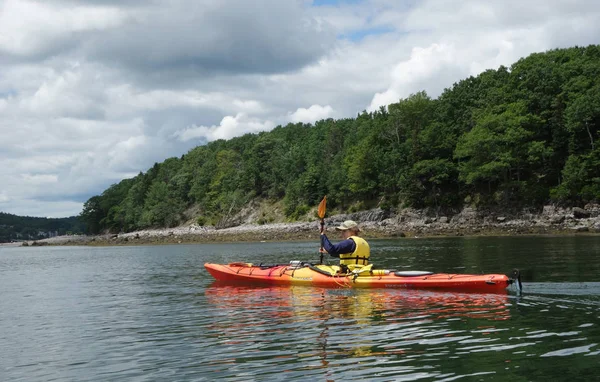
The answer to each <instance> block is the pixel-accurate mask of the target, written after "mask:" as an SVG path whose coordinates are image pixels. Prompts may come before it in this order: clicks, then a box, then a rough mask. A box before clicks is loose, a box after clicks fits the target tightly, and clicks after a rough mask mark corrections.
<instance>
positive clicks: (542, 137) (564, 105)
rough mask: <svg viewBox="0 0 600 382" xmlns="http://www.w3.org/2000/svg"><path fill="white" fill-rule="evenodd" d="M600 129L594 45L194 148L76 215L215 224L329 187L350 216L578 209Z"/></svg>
mask: <svg viewBox="0 0 600 382" xmlns="http://www.w3.org/2000/svg"><path fill="white" fill-rule="evenodd" d="M599 129H600V46H598V45H591V46H588V47H573V48H568V49H556V50H551V51H548V52H544V53H536V54H532V55H530V56H528V57H526V58H522V59H520V60H519V61H517V62H515V63H514V64H513V65H511V66H510V68H508V67H504V66H501V67H499V68H498V69H490V70H487V71H485V72H483V73H481V74H479V75H477V76H471V77H469V78H466V79H463V80H461V81H459V82H457V83H455V84H454V85H452V86H451V87H450V88H447V89H445V90H444V91H443V93H442V94H441V95H440V96H439V97H438V98H435V99H433V98H431V97H429V96H428V95H427V94H426V93H425V92H419V93H416V94H413V95H411V96H409V97H408V98H406V99H400V100H398V102H397V103H393V104H390V105H388V106H387V107H382V108H380V109H379V110H377V111H374V112H366V111H365V112H362V113H360V114H358V115H357V116H356V118H345V119H338V120H334V119H327V120H321V121H318V122H316V123H315V124H302V123H298V124H288V125H286V126H278V127H276V128H275V129H273V130H272V131H269V132H263V133H259V134H247V135H244V136H241V137H237V138H233V139H230V140H226V141H225V140H219V141H213V142H210V143H208V144H206V145H202V146H198V147H196V148H194V149H192V150H190V151H189V152H188V153H186V154H184V155H182V156H181V157H174V158H168V159H166V160H165V161H164V162H162V163H156V164H154V166H153V167H152V168H150V169H148V170H147V171H146V172H143V173H140V174H139V175H137V176H136V177H134V178H131V179H125V180H122V181H121V182H119V183H117V184H113V185H112V186H110V187H109V188H108V189H106V190H105V191H104V192H102V194H100V195H97V196H93V197H91V198H90V199H89V200H88V201H87V202H86V203H85V204H84V208H83V211H82V213H81V219H82V220H83V221H84V222H85V223H86V224H87V228H88V230H89V232H91V233H97V232H103V231H112V232H122V231H125V232H127V231H133V230H138V229H143V228H147V227H171V226H176V225H178V224H181V223H182V222H184V221H186V220H189V219H190V218H191V219H194V220H195V221H196V222H197V223H198V224H200V225H215V226H217V227H219V226H227V224H228V222H229V221H230V219H231V217H232V216H234V215H235V214H236V213H237V212H238V211H239V210H240V209H242V208H243V207H244V206H245V205H247V204H248V203H249V202H250V201H252V200H257V199H259V200H269V201H273V202H281V203H282V205H283V206H284V211H285V215H286V217H287V219H289V221H294V220H297V219H302V218H304V217H306V214H307V212H308V211H309V209H310V208H312V207H314V206H316V205H317V204H318V203H319V201H320V200H321V198H322V197H323V195H327V197H328V208H333V209H335V210H338V211H344V212H352V211H357V210H362V209H368V208H371V207H374V206H379V207H381V208H383V209H395V208H400V207H414V208H422V209H430V210H431V211H433V212H440V211H446V210H453V209H460V208H462V207H465V206H472V207H476V208H494V209H500V210H503V209H505V210H510V209H523V208H541V207H542V206H543V205H544V204H547V203H552V204H557V205H570V206H580V205H584V204H586V203H589V202H597V201H598V200H600V147H599V145H598V142H597V141H598V138H600V137H599ZM190 211H193V212H190Z"/></svg>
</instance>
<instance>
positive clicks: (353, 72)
mask: <svg viewBox="0 0 600 382" xmlns="http://www.w3.org/2000/svg"><path fill="white" fill-rule="evenodd" d="M310 4H312V2H311V1H297V0H259V1H258V2H254V3H252V4H251V3H250V2H248V1H246V0H219V1H217V0H208V1H201V2H198V1H192V0H178V1H175V2H167V3H165V2H154V1H137V0H127V1H125V0H123V1H116V0H113V1H100V0H86V1H84V0H80V1H73V0H48V1H33V0H4V1H2V0H0V112H1V116H0V179H2V182H0V187H1V190H0V210H3V211H10V212H12V213H17V214H29V215H36V216H47V215H53V216H57V214H64V215H66V214H69V215H73V214H77V213H79V212H80V210H81V205H82V203H83V202H84V201H85V200H86V199H87V198H89V197H90V196H92V195H94V194H99V193H101V192H102V191H103V190H104V189H105V188H106V187H107V186H109V185H110V184H112V183H115V182H118V181H119V180H121V179H123V178H124V177H129V176H132V175H134V174H136V173H138V172H139V171H146V170H147V169H148V168H149V167H151V166H152V164H153V163H154V162H161V161H163V160H164V159H165V158H168V157H170V156H181V155H182V154H184V153H185V152H187V151H188V150H189V149H191V148H193V147H194V146H195V145H197V144H202V143H204V142H206V141H212V140H215V139H228V138H231V137H234V136H239V135H242V134H244V133H248V132H260V131H267V130H270V129H272V128H273V127H274V126H275V125H277V124H285V123H287V122H290V121H291V122H314V121H317V120H319V119H323V118H330V117H335V118H343V117H354V116H355V115H356V113H358V112H361V111H362V110H364V109H366V108H368V109H370V110H373V109H376V108H378V107H379V106H381V105H386V104H389V103H391V102H396V101H397V100H398V99H399V98H402V97H406V96H408V95H410V94H411V93H415V92H418V91H421V90H426V91H427V92H428V93H429V95H430V96H432V97H436V96H437V95H439V94H440V93H441V92H442V91H443V89H444V88H447V87H450V86H452V84H453V83H454V82H456V81H459V80H461V79H463V78H465V77H467V76H469V75H477V74H478V73H480V72H481V71H483V70H486V69H489V68H497V67H498V66H499V65H510V64H512V63H513V62H515V61H516V60H518V59H519V58H521V57H525V56H527V55H528V54H530V53H532V52H540V51H545V50H548V49H552V48H557V47H568V46H574V45H587V44H590V43H598V38H597V36H599V35H600V23H598V22H597V20H598V19H600V3H598V2H590V1H586V0H574V1H570V0H564V1H562V0H552V1H550V2H547V1H542V0H531V1H527V2H523V1H517V0H507V1H505V2H489V1H483V0H467V1H463V2H459V3H457V2H449V1H446V0H425V1H419V2H398V1H395V0H364V1H360V2H348V3H346V2H339V3H338V4H337V5H335V6H320V7H311V5H310ZM256 9H262V10H268V11H263V12H257V11H256ZM336 36H337V38H336ZM64 215H62V216H64Z"/></svg>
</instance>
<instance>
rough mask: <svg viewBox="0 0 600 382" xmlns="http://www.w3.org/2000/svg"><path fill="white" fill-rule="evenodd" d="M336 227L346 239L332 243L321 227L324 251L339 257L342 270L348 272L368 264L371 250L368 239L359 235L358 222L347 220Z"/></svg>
mask: <svg viewBox="0 0 600 382" xmlns="http://www.w3.org/2000/svg"><path fill="white" fill-rule="evenodd" d="M335 229H336V230H338V231H341V232H342V238H343V239H344V240H342V241H340V242H339V243H337V244H331V241H329V238H328V237H327V235H326V234H325V229H321V239H322V242H323V251H324V252H326V253H329V255H330V256H333V257H339V259H340V268H341V269H342V272H343V273H346V272H348V271H353V270H354V269H355V268H360V267H363V266H365V265H368V264H369V256H370V255H371V250H370V249H369V244H368V243H367V241H366V240H365V239H363V238H361V237H359V236H358V234H359V233H360V228H359V226H358V224H357V223H356V222H355V221H353V220H346V221H345V222H343V223H342V224H340V225H339V226H338V227H335Z"/></svg>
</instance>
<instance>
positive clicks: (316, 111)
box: [290, 105, 333, 123]
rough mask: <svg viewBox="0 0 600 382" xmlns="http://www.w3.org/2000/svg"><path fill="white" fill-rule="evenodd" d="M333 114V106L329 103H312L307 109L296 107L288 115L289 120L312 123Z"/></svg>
mask: <svg viewBox="0 0 600 382" xmlns="http://www.w3.org/2000/svg"><path fill="white" fill-rule="evenodd" d="M332 114H333V108H332V107H331V106H329V105H326V106H321V105H312V106H311V107H309V108H308V109H305V108H303V107H300V108H298V110H296V111H295V112H293V113H292V114H291V115H290V121H291V122H294V123H296V122H304V123H312V122H315V121H319V120H321V119H326V118H329V117H330V116H331V115H332Z"/></svg>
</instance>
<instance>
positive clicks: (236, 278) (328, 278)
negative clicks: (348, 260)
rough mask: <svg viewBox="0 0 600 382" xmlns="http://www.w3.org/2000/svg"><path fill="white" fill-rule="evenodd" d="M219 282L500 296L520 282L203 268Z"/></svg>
mask: <svg viewBox="0 0 600 382" xmlns="http://www.w3.org/2000/svg"><path fill="white" fill-rule="evenodd" d="M204 267H205V268H206V270H207V271H208V272H209V273H210V274H211V275H212V276H213V277H214V278H215V279H217V280H219V281H227V282H239V283H249V284H263V285H308V286H319V287H331V288H413V289H453V290H462V291H477V292H485V291H490V292H497V291H502V290H505V289H506V288H507V287H508V286H509V285H511V284H512V283H513V282H516V281H517V280H518V281H519V283H518V285H517V286H518V287H520V280H519V276H518V271H517V270H515V271H513V276H514V278H509V277H508V276H507V275H504V274H485V275H473V274H457V273H433V272H426V271H394V270H388V269H372V265H371V264H369V265H368V266H365V267H363V268H359V269H355V270H354V271H352V272H348V273H342V272H341V270H340V267H339V266H337V265H325V264H311V263H305V262H300V261H291V262H290V263H289V264H273V265H262V264H259V265H254V264H252V263H241V262H238V263H230V264H213V263H206V264H204Z"/></svg>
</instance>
